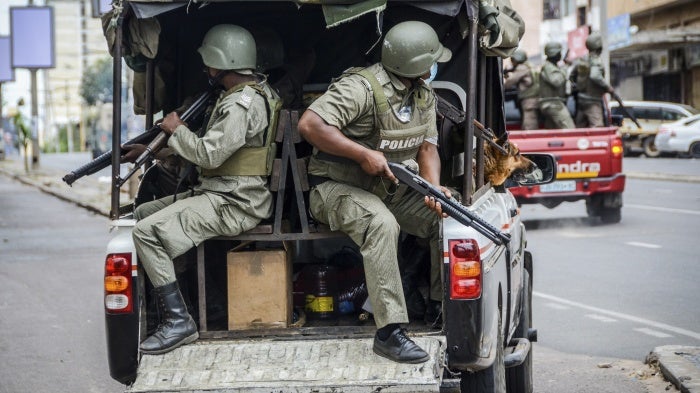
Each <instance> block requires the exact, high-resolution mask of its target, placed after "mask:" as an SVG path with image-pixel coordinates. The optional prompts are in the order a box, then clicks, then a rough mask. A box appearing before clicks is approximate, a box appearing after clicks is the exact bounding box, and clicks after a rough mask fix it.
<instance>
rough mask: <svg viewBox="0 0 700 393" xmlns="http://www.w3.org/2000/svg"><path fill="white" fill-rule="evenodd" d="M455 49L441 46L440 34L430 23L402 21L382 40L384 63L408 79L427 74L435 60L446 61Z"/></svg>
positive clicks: (389, 68) (385, 66) (388, 68)
mask: <svg viewBox="0 0 700 393" xmlns="http://www.w3.org/2000/svg"><path fill="white" fill-rule="evenodd" d="M451 58H452V52H451V51H450V50H449V49H447V48H445V47H444V46H442V44H441V43H440V40H439V39H438V36H437V33H435V30H433V28H432V27H430V25H428V24H427V23H423V22H419V21H408V22H401V23H399V24H397V25H396V26H394V27H392V28H391V29H390V30H389V31H388V32H387V33H386V36H385V37H384V41H383V43H382V60H381V62H382V65H383V66H384V68H386V69H387V70H388V71H391V72H393V73H394V74H396V75H400V76H403V77H406V78H416V77H419V76H421V75H425V74H426V73H428V72H429V71H430V67H432V65H433V64H435V63H436V62H438V63H444V62H447V61H449V60H450V59H451Z"/></svg>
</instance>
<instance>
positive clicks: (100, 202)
mask: <svg viewBox="0 0 700 393" xmlns="http://www.w3.org/2000/svg"><path fill="white" fill-rule="evenodd" d="M650 162H651V161H650ZM635 169H637V171H634V170H633V171H630V172H626V175H627V176H628V177H629V178H638V179H654V180H672V181H682V182H692V183H700V176H696V175H694V174H693V172H694V171H695V168H689V169H688V172H686V173H673V174H663V173H652V172H646V169H647V168H635ZM66 173H67V172H66V171H62V170H58V169H55V168H54V169H52V168H45V167H42V168H40V169H38V170H36V171H33V170H30V173H29V174H27V173H25V171H24V163H23V161H21V159H20V158H19V157H11V158H7V159H5V160H0V174H2V175H5V176H8V177H11V178H14V179H16V180H18V181H20V182H22V183H25V184H28V185H31V186H34V187H37V188H39V189H40V190H42V191H43V192H45V193H48V194H51V195H54V196H56V197H58V198H60V199H63V200H65V201H68V202H72V203H75V204H76V205H78V206H81V207H84V208H86V209H88V210H90V211H93V212H95V213H97V214H101V215H103V216H105V217H109V209H110V183H109V179H107V178H104V177H103V178H100V177H98V176H97V175H91V176H85V177H83V178H81V179H79V180H77V181H76V182H75V183H73V186H68V185H67V184H66V183H65V182H63V180H61V179H62V178H63V176H64V175H66ZM128 201H129V196H128V193H127V192H125V191H122V193H121V203H122V204H125V203H127V202H128ZM646 362H647V363H648V364H650V365H658V366H659V368H660V369H661V372H662V373H663V374H664V376H665V377H666V379H668V380H669V381H671V382H672V383H673V384H674V385H676V386H677V387H678V389H679V390H680V391H681V392H682V393H700V347H685V346H678V345H669V346H662V347H656V348H654V350H653V351H652V352H650V353H649V355H648V356H647V360H646Z"/></svg>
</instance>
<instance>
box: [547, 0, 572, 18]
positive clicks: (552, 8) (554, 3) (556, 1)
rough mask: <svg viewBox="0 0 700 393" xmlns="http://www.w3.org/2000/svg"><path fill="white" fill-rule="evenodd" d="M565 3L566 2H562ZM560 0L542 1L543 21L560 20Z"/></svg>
mask: <svg viewBox="0 0 700 393" xmlns="http://www.w3.org/2000/svg"><path fill="white" fill-rule="evenodd" d="M564 1H566V0H564ZM560 2H561V0H544V1H543V2H542V4H543V12H544V13H543V19H544V20H548V19H560V18H561V4H560Z"/></svg>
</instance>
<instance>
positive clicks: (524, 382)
mask: <svg viewBox="0 0 700 393" xmlns="http://www.w3.org/2000/svg"><path fill="white" fill-rule="evenodd" d="M524 281H525V285H524V286H523V296H524V297H523V309H522V311H521V312H520V322H518V327H517V328H516V329H515V335H514V337H517V338H523V337H524V338H527V337H528V331H529V330H530V326H531V325H532V287H531V286H530V274H529V273H528V272H525V277H524ZM532 350H533V347H532V345H531V346H530V353H528V354H527V357H526V358H525V361H524V362H523V364H521V365H519V366H516V367H511V368H507V369H506V390H507V392H508V393H532Z"/></svg>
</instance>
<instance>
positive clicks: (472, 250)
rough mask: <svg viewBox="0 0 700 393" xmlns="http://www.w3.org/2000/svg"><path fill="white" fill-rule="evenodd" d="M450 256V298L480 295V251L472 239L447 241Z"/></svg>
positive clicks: (475, 297)
mask: <svg viewBox="0 0 700 393" xmlns="http://www.w3.org/2000/svg"><path fill="white" fill-rule="evenodd" d="M448 245H449V258H450V299H453V300H469V299H478V298H479V297H480V296H481V276H482V275H481V252H480V251H479V245H478V244H477V243H476V240H474V239H453V240H450V241H449V242H448Z"/></svg>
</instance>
